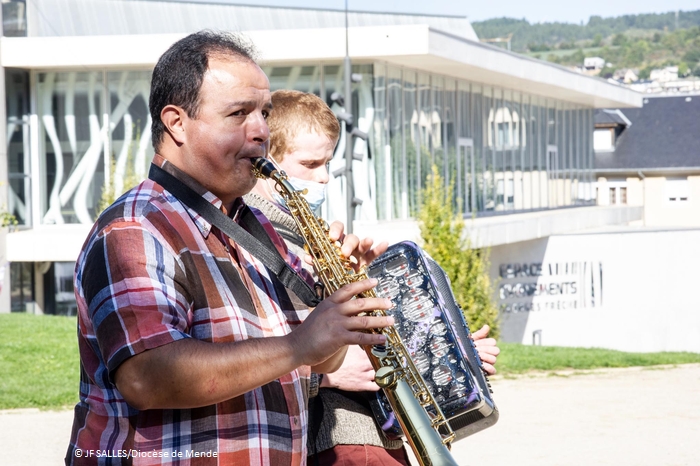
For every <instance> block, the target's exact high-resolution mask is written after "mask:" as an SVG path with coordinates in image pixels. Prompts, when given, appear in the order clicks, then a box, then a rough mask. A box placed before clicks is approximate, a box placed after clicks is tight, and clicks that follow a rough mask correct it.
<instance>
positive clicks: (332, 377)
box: [321, 345, 379, 392]
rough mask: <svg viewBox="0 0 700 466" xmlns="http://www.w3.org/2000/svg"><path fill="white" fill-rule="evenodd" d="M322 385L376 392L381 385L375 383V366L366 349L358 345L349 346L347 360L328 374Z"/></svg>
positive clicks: (347, 390)
mask: <svg viewBox="0 0 700 466" xmlns="http://www.w3.org/2000/svg"><path fill="white" fill-rule="evenodd" d="M321 387H330V388H338V389H340V390H345V391H346V392H376V391H378V390H379V385H377V384H376V383H374V368H373V367H372V364H371V363H370V362H369V357H368V356H367V353H365V350H363V349H362V348H360V347H359V346H357V345H352V346H349V347H348V352H347V353H346V354H345V360H344V361H343V364H342V365H341V366H340V368H339V369H338V370H337V371H335V372H333V373H332V374H326V375H325V376H324V377H323V380H321Z"/></svg>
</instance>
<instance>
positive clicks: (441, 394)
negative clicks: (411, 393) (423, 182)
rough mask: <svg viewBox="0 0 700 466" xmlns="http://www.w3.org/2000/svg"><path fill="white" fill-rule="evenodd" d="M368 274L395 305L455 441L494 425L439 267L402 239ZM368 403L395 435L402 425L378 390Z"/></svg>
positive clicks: (476, 362) (477, 363) (488, 394)
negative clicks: (454, 436) (454, 435)
mask: <svg viewBox="0 0 700 466" xmlns="http://www.w3.org/2000/svg"><path fill="white" fill-rule="evenodd" d="M367 274H368V276H370V277H372V278H376V279H378V281H379V283H378V284H377V286H376V288H375V290H376V292H377V294H378V295H379V296H381V297H385V298H389V299H391V300H392V302H393V303H394V307H393V308H392V309H391V310H389V311H387V313H388V314H390V315H392V316H393V317H394V322H395V324H394V326H395V328H396V329H397V331H398V333H399V335H400V336H401V340H402V342H403V343H404V345H405V346H406V348H407V349H408V352H409V354H410V356H411V359H412V360H413V363H414V364H415V366H416V367H417V368H418V370H419V371H420V373H421V376H422V377H423V379H424V380H425V382H426V383H427V385H428V388H429V390H430V391H431V393H432V395H433V396H434V397H435V399H436V401H437V402H438V405H439V406H440V409H441V410H442V412H443V414H444V415H445V417H446V419H447V420H448V423H449V425H450V427H451V428H452V430H453V431H454V432H455V434H456V440H458V439H461V438H464V437H466V436H468V435H471V434H474V433H476V432H479V431H481V430H483V429H486V428H487V427H490V426H492V425H494V424H495V423H496V421H497V420H498V409H497V408H496V405H495V403H494V401H493V398H492V391H491V385H490V384H489V381H488V377H487V376H486V374H485V372H484V370H483V368H482V363H481V359H480V358H479V354H478V352H477V351H476V348H475V346H474V342H473V340H472V338H471V332H470V331H469V326H468V325H467V323H466V322H465V320H464V315H463V314H462V310H461V309H460V307H459V305H458V304H457V302H456V301H455V298H454V295H453V294H452V290H451V288H450V283H449V279H448V278H447V276H446V275H445V272H444V271H443V270H442V268H441V267H440V266H439V265H438V264H437V263H436V262H435V261H434V260H433V259H431V258H430V256H428V254H427V253H425V252H424V251H423V250H422V249H421V248H420V247H418V245H416V244H415V243H412V242H409V241H406V242H402V243H398V244H394V245H392V246H390V247H389V249H388V250H387V252H386V253H384V254H382V255H381V256H380V257H378V258H377V259H375V260H374V261H373V262H372V263H371V264H370V266H369V267H368V269H367ZM370 406H371V408H372V412H373V414H374V416H375V419H376V421H377V423H378V425H379V426H381V428H382V431H383V432H384V434H385V435H386V436H387V437H388V438H398V437H399V436H400V435H401V434H402V432H401V428H400V427H399V424H398V421H396V420H395V419H394V415H393V413H392V412H391V408H390V407H389V403H388V401H387V400H386V398H385V397H384V395H383V394H382V392H381V391H379V392H378V393H377V396H376V397H375V398H373V399H371V400H370Z"/></svg>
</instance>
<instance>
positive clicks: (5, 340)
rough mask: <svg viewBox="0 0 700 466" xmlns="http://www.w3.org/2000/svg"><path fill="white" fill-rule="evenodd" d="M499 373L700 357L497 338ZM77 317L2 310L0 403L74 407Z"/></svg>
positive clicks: (1, 405) (5, 405)
mask: <svg viewBox="0 0 700 466" xmlns="http://www.w3.org/2000/svg"><path fill="white" fill-rule="evenodd" d="M499 347H500V348H501V355H500V356H499V357H498V364H497V368H498V373H499V374H501V375H502V376H506V377H507V376H508V375H513V374H522V373H526V372H528V371H555V370H563V369H574V370H585V369H595V368H601V367H629V366H653V365H661V364H683V363H700V354H698V353H624V352H621V351H612V350H604V349H595V348H594V349H586V348H562V347H554V346H525V345H520V344H516V343H499ZM78 382H79V361H78V344H77V338H76V319H75V317H59V316H35V315H27V314H0V409H11V408H41V409H60V408H68V407H72V406H73V405H74V404H75V403H76V402H77V400H78Z"/></svg>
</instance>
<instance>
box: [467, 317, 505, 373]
mask: <svg viewBox="0 0 700 466" xmlns="http://www.w3.org/2000/svg"><path fill="white" fill-rule="evenodd" d="M490 330H491V328H490V327H489V326H488V325H484V326H483V327H481V328H480V329H479V330H477V331H476V332H474V333H472V338H473V339H474V346H476V351H477V352H478V353H479V357H480V358H481V362H482V363H483V365H484V370H485V371H486V373H487V374H489V375H493V374H495V373H496V368H495V367H494V364H496V358H497V357H498V355H499V354H500V352H501V350H500V348H499V347H498V346H496V340H495V339H494V338H486V337H487V336H488V335H489V331H490Z"/></svg>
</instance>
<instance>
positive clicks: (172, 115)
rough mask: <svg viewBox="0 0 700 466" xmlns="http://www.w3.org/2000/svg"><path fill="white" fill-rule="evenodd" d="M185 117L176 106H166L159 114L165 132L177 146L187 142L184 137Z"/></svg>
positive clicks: (183, 112)
mask: <svg viewBox="0 0 700 466" xmlns="http://www.w3.org/2000/svg"><path fill="white" fill-rule="evenodd" d="M186 117H187V114H186V113H185V111H184V110H183V109H182V108H180V107H178V106H177V105H166V106H165V107H163V110H161V112H160V121H162V122H163V126H165V130H166V131H167V132H168V133H169V134H170V137H172V138H173V140H174V141H175V143H177V145H181V144H184V143H185V141H186V140H187V137H186V135H185V118H186Z"/></svg>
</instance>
